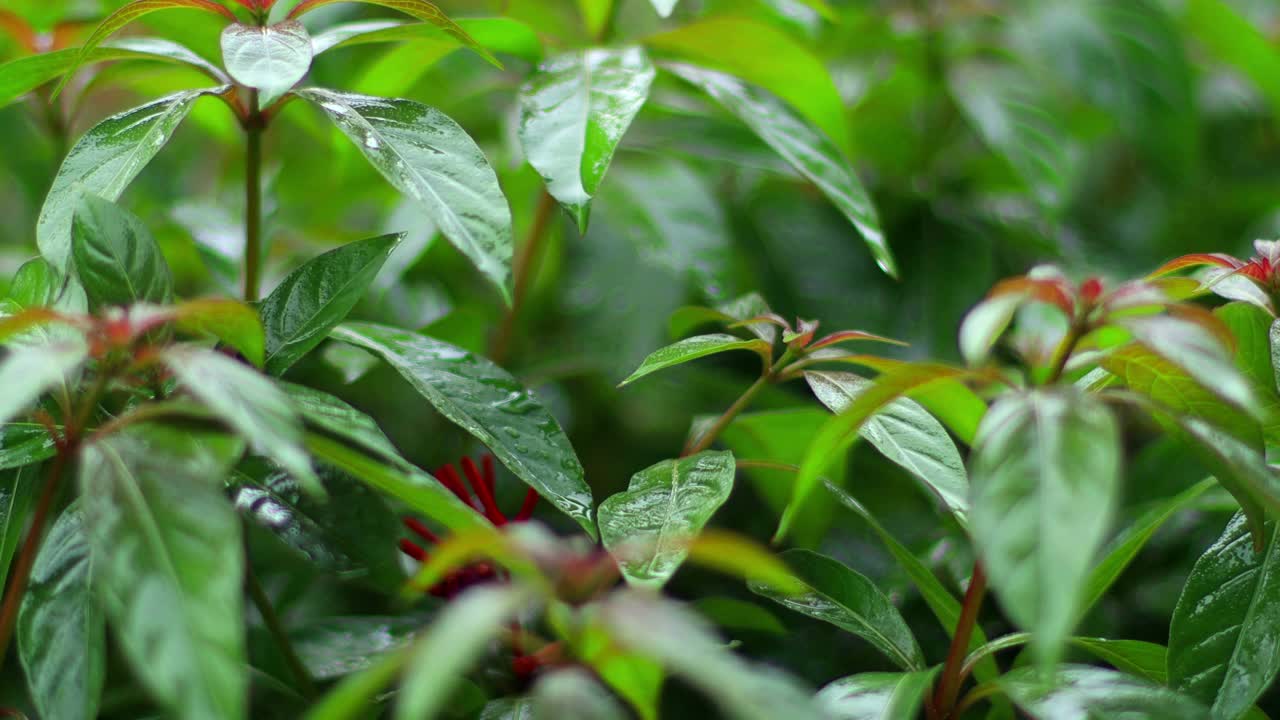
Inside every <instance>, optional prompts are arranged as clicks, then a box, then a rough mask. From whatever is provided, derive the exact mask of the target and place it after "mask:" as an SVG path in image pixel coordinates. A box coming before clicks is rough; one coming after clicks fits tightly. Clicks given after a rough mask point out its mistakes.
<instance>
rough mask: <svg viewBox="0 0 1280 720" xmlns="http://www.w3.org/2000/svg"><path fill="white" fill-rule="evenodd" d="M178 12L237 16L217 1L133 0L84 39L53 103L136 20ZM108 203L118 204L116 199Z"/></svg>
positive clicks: (229, 18)
mask: <svg viewBox="0 0 1280 720" xmlns="http://www.w3.org/2000/svg"><path fill="white" fill-rule="evenodd" d="M178 8H191V9H193V10H204V11H205V12H211V13H216V14H218V15H222V16H223V17H225V18H227V19H228V20H230V21H231V22H235V21H236V16H235V15H234V14H233V13H232V12H231V11H230V10H228V9H226V8H225V7H223V6H222V5H219V4H218V3H216V2H214V0H133V2H130V3H127V4H125V5H122V6H121V7H119V8H118V9H117V10H116V11H115V12H113V13H111V14H110V15H108V16H107V17H106V19H105V20H103V21H102V22H101V23H99V24H98V26H97V27H96V28H94V29H93V32H92V33H90V34H89V37H88V38H85V41H84V45H82V46H81V47H80V52H79V53H78V54H77V55H76V57H75V60H74V61H72V63H71V66H70V67H68V68H67V70H66V72H65V73H64V74H63V76H62V79H61V80H59V81H58V84H57V86H55V87H54V89H53V95H52V99H54V100H56V99H57V98H58V95H59V94H61V93H62V89H63V88H64V87H66V86H67V82H68V81H69V80H71V76H72V75H74V74H75V72H76V70H78V69H80V66H81V65H83V64H84V63H85V62H86V61H87V60H88V59H89V55H90V53H92V52H93V50H94V49H95V48H97V47H98V46H99V45H101V44H102V43H103V41H105V40H106V39H107V38H109V37H111V36H112V35H114V34H116V33H117V32H118V31H119V30H120V29H121V28H123V27H124V26H125V25H128V24H129V23H131V22H133V21H134V20H138V19H140V18H142V17H144V16H146V15H150V14H151V13H153V12H156V11H159V10H173V9H178ZM157 149H158V148H157ZM109 199H110V200H115V198H109Z"/></svg>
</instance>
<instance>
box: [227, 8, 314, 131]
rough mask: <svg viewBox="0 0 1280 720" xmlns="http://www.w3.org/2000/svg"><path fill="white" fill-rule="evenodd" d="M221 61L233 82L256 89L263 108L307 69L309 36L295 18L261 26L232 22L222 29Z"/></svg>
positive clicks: (277, 97)
mask: <svg viewBox="0 0 1280 720" xmlns="http://www.w3.org/2000/svg"><path fill="white" fill-rule="evenodd" d="M222 62H223V64H224V65H226V67H227V72H228V73H230V74H231V77H232V78H234V79H235V81H236V82H238V83H240V84H241V85H244V86H245V87H250V88H254V89H256V90H257V91H258V108H259V109H263V108H266V107H267V106H269V105H271V104H272V103H273V102H275V101H276V100H278V99H279V98H280V97H281V96H283V95H284V94H285V93H286V92H288V91H289V90H290V89H292V88H293V86H294V85H297V84H298V82H299V81H301V80H302V78H303V77H304V76H306V74H307V71H308V70H310V69H311V36H310V35H309V34H308V33H307V29H306V28H305V27H303V26H302V23H300V22H298V21H296V20H286V21H285V22H282V23H278V24H276V25H268V26H265V27H257V26H249V25H241V24H239V23H232V24H231V25H228V26H227V27H226V29H225V30H223V31H222Z"/></svg>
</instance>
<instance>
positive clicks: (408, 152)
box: [297, 88, 511, 299]
mask: <svg viewBox="0 0 1280 720" xmlns="http://www.w3.org/2000/svg"><path fill="white" fill-rule="evenodd" d="M297 94H298V95H299V96H300V97H303V98H306V99H307V100H310V101H311V102H313V103H315V104H316V105H317V106H319V107H320V109H321V110H323V111H324V112H325V114H326V115H328V116H329V118H330V119H331V120H333V122H334V123H335V124H336V125H337V126H338V128H339V129H340V130H342V132H343V133H344V134H346V136H347V137H348V138H350V139H351V141H352V142H354V143H355V144H356V147H358V148H359V149H360V152H362V153H364V155H365V157H366V158H368V160H369V162H370V163H372V164H373V166H374V167H375V168H377V170H378V172H380V173H382V176H383V177H385V178H386V179H387V181H388V182H390V183H391V184H392V186H394V187H395V188H396V189H397V190H399V191H400V192H402V193H404V194H405V195H407V196H408V197H409V198H411V199H413V200H414V201H415V202H416V203H417V204H418V205H419V206H420V207H421V208H422V209H423V210H425V211H426V213H427V215H428V217H430V218H431V221H432V222H434V223H435V224H436V226H437V227H439V228H440V232H441V233H443V234H444V236H445V237H446V238H448V240H449V242H451V243H453V245H454V247H456V248H458V249H459V250H460V251H462V253H463V254H464V255H466V256H467V257H468V258H469V259H470V260H471V262H472V263H474V264H475V266H476V267H477V268H478V269H479V270H480V272H481V273H482V274H483V275H484V276H485V277H487V278H489V279H490V280H491V281H493V283H494V284H495V285H497V286H498V288H499V289H500V290H501V291H502V294H503V297H504V298H508V299H509V296H510V289H509V288H508V284H509V281H510V277H511V211H510V209H509V208H508V207H507V200H506V197H504V196H503V194H502V189H501V188H500V187H499V186H498V178H497V175H496V174H494V172H493V168H491V167H490V166H489V162H488V160H486V159H485V156H484V153H483V152H481V151H480V148H479V147H478V146H476V144H475V141H474V140H472V139H471V137H470V136H468V135H467V133H466V131H464V130H463V129H462V128H461V127H460V126H459V125H458V124H457V123H456V122H454V121H453V120H450V119H449V118H448V117H447V116H445V115H444V113H442V112H440V111H439V110H436V109H434V108H430V107H427V106H426V105H422V104H421V103H416V102H413V101H412V100H400V99H384V98H375V97H367V96H364V95H354V94H351V93H341V92H337V91H334V90H323V89H320V88H307V89H305V90H298V91H297Z"/></svg>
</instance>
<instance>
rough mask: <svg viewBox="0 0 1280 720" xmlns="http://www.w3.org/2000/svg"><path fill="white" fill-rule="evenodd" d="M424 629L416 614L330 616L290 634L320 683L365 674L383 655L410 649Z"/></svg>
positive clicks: (298, 627) (307, 624)
mask: <svg viewBox="0 0 1280 720" xmlns="http://www.w3.org/2000/svg"><path fill="white" fill-rule="evenodd" d="M421 629H422V618H421V617H419V616H416V615H395V616H390V617H375V616H370V615H358V616H354V615H353V616H349V617H327V618H321V619H319V620H315V621H311V622H307V623H303V624H301V625H297V626H295V627H294V628H293V629H292V630H291V631H290V633H289V637H290V639H291V640H292V642H293V648H294V650H296V651H297V652H298V658H299V659H301V660H302V662H303V664H304V665H305V666H306V668H307V673H308V674H310V675H311V677H313V678H315V679H316V680H332V679H334V678H339V677H343V676H345V675H350V674H351V673H356V672H362V671H364V670H365V669H367V668H370V667H372V666H373V665H374V664H375V663H376V662H377V661H378V659H379V658H380V657H381V656H384V655H387V654H388V653H394V652H396V651H398V650H401V649H403V648H406V647H408V646H409V644H410V643H411V642H412V641H413V637H414V634H415V633H417V632H418V631H419V630H421Z"/></svg>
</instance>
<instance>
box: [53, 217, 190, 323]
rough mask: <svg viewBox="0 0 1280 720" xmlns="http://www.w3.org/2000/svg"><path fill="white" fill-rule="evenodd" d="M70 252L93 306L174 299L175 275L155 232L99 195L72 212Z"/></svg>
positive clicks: (78, 275)
mask: <svg viewBox="0 0 1280 720" xmlns="http://www.w3.org/2000/svg"><path fill="white" fill-rule="evenodd" d="M71 257H72V260H73V262H74V263H75V269H76V276H77V277H78V278H79V279H80V284H81V285H83V286H84V290H85V293H86V294H87V295H88V296H89V303H90V308H95V307H98V308H100V307H104V306H108V305H132V304H134V303H139V302H149V303H168V302H170V301H171V300H172V299H173V276H172V274H171V273H170V272H169V265H168V263H166V262H165V261H164V255H162V254H161V253H160V246H159V245H157V244H156V241H155V238H153V237H152V236H151V232H150V231H149V230H147V228H146V227H145V226H144V225H143V224H142V221H141V220H139V219H138V218H137V216H135V215H134V214H133V213H130V212H128V211H127V210H124V209H123V208H121V207H120V206H118V205H116V204H115V203H113V202H110V201H107V200H103V199H102V198H100V197H98V196H96V195H88V194H86V195H83V196H81V198H80V202H79V204H78V205H77V207H76V209H75V214H74V215H73V216H72V221H71Z"/></svg>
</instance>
